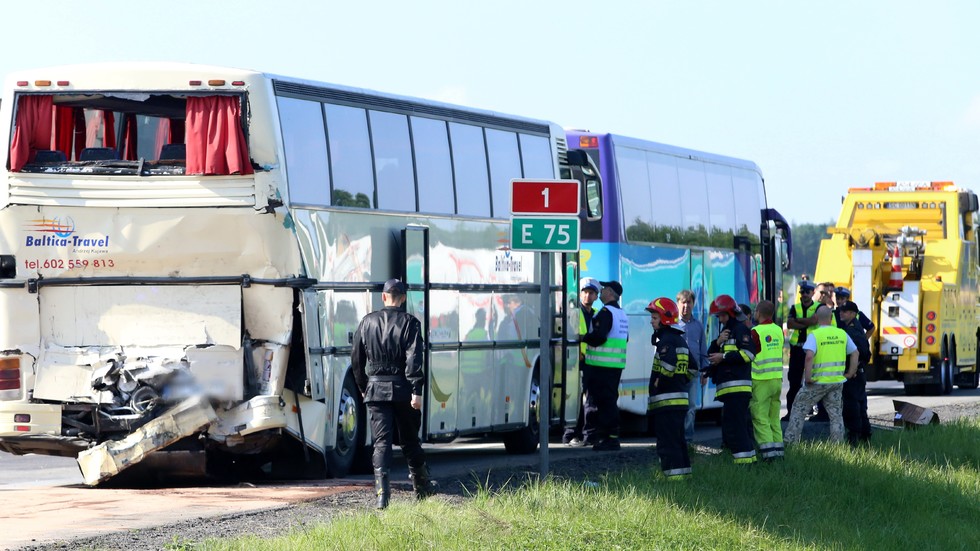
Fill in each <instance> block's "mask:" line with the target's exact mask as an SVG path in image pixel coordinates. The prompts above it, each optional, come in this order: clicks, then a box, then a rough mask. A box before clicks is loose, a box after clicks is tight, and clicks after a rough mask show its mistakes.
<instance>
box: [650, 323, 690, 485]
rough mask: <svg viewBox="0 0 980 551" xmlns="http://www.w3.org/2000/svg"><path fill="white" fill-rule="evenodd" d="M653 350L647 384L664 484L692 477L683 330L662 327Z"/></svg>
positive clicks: (687, 375) (686, 368) (686, 369)
mask: <svg viewBox="0 0 980 551" xmlns="http://www.w3.org/2000/svg"><path fill="white" fill-rule="evenodd" d="M651 341H652V344H653V346H654V350H655V352H654V355H653V375H652V377H651V382H650V410H651V411H652V412H653V414H654V416H653V419H654V427H655V428H656V430H657V455H658V456H659V457H660V469H661V470H662V471H663V473H664V476H666V477H667V480H680V479H684V478H689V477H690V476H691V459H690V457H689V456H688V453H687V441H686V439H685V438H684V418H685V417H686V416H687V406H688V387H689V386H690V384H691V373H690V371H689V370H688V366H689V351H688V348H687V341H686V340H685V339H684V333H683V331H682V330H680V329H677V328H674V327H671V326H668V325H661V327H660V329H659V330H657V331H655V332H654V334H653V337H651Z"/></svg>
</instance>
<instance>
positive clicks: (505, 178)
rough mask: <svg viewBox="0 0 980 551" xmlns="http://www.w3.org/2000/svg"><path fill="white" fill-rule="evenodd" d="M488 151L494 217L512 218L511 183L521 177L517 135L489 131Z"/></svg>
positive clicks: (500, 131)
mask: <svg viewBox="0 0 980 551" xmlns="http://www.w3.org/2000/svg"><path fill="white" fill-rule="evenodd" d="M487 151H488V152H489V154H490V189H491V190H492V191H493V215H494V216H496V217H498V218H501V217H507V216H510V199H511V197H510V195H511V189H510V181H511V180H513V179H514V178H520V177H521V154H520V151H518V149H517V134H515V133H513V132H504V131H502V130H491V129H487Z"/></svg>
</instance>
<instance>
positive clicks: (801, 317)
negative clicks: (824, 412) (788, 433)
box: [782, 279, 820, 421]
mask: <svg viewBox="0 0 980 551" xmlns="http://www.w3.org/2000/svg"><path fill="white" fill-rule="evenodd" d="M816 288H817V286H816V285H814V284H813V282H812V281H810V280H807V279H804V280H801V281H800V293H799V297H800V301H799V302H798V303H796V304H794V305H793V307H792V308H790V309H789V315H788V316H787V318H786V327H787V329H789V339H788V340H789V371H788V372H787V374H786V376H787V377H788V378H789V390H788V391H786V416H785V417H783V419H782V420H783V421H789V412H790V411H793V401H794V400H795V399H796V394H797V393H798V392H799V391H800V388H802V387H803V362H804V361H805V360H806V353H804V352H803V343H805V342H806V334H807V329H809V328H810V327H813V326H814V325H816V324H817V318H815V317H814V315H813V314H814V313H816V311H817V306H820V304H818V303H816V302H814V301H813V291H814V290H816Z"/></svg>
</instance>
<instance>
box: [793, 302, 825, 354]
mask: <svg viewBox="0 0 980 551" xmlns="http://www.w3.org/2000/svg"><path fill="white" fill-rule="evenodd" d="M818 306H820V303H819V302H814V303H812V304H810V306H807V307H806V309H805V310H804V308H803V305H802V304H800V303H799V302H797V303H796V304H794V305H793V308H794V309H795V310H796V319H801V318H808V317H810V316H812V315H813V314H814V313H816V311H817V307H818ZM803 335H806V329H790V330H789V344H790V345H791V346H803V340H804V337H803Z"/></svg>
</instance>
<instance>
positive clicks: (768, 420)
mask: <svg viewBox="0 0 980 551" xmlns="http://www.w3.org/2000/svg"><path fill="white" fill-rule="evenodd" d="M752 332H753V333H754V334H755V336H754V338H755V339H757V340H758V344H759V348H758V350H759V351H758V352H757V353H756V355H755V359H754V360H752V399H751V401H750V402H749V411H750V413H751V414H752V428H753V430H754V432H755V441H756V444H757V445H758V446H759V455H761V456H762V459H775V458H777V457H782V456H783V428H782V425H781V424H780V421H779V409H780V405H781V403H780V394H781V393H782V390H783V330H782V328H781V327H779V326H778V325H776V324H775V323H772V320H768V322H767V323H760V324H759V325H757V326H755V327H753V328H752Z"/></svg>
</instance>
